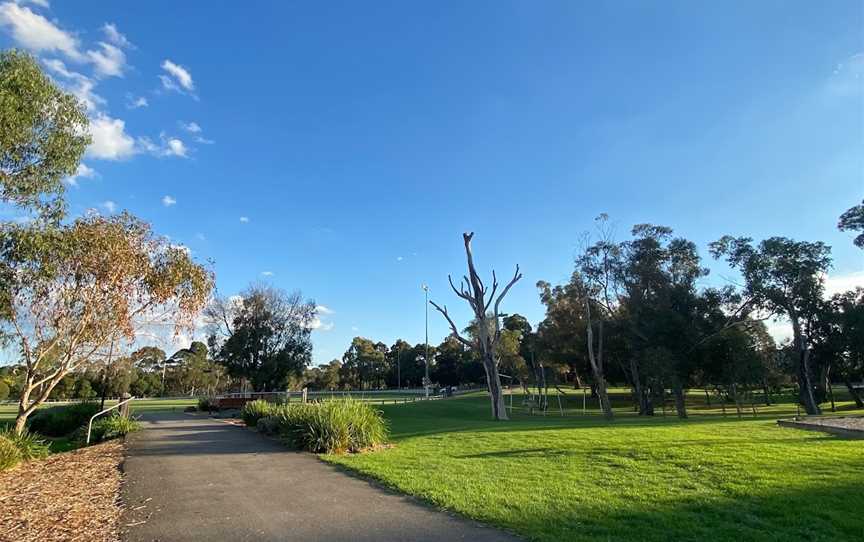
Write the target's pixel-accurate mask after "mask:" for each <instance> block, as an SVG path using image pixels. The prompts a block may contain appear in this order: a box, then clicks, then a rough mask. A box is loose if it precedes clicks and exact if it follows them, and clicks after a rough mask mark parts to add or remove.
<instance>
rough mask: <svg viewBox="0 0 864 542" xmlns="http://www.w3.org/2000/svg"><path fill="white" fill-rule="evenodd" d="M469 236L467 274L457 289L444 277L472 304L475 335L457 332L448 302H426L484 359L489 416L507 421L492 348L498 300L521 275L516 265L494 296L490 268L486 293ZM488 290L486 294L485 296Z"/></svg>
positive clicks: (496, 335)
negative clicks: (489, 289) (469, 338)
mask: <svg viewBox="0 0 864 542" xmlns="http://www.w3.org/2000/svg"><path fill="white" fill-rule="evenodd" d="M472 237H474V233H473V232H471V233H463V234H462V239H463V240H464V242H465V257H466V258H467V260H468V275H467V276H463V277H462V281H460V283H459V288H456V285H455V284H453V278H452V277H451V276H450V275H448V276H447V279H448V280H449V281H450V287H451V288H453V291H454V292H456V295H458V296H459V297H461V298H462V299H464V300H465V301H467V302H468V304H469V305H470V306H471V310H472V311H473V312H474V318H475V320H476V322H477V333H476V337H474V338H473V340H470V341H469V340H467V339H465V338H464V337H462V336H461V335H460V334H459V329H458V328H457V327H456V324H454V323H453V319H452V318H450V314H449V313H448V312H447V305H444V306H443V307H441V306H439V305H438V304H437V303H435V302H434V301H430V302H429V303H430V304H431V305H432V306H433V307H435V308H436V309H437V310H438V312H440V313H441V314H443V315H444V318H446V319H447V323H449V324H450V329H451V330H452V332H453V336H454V337H456V339H458V340H459V342H461V343H462V344H464V345H466V346H468V347H469V348H472V349H474V351H475V352H477V353H478V354H480V357H481V359H482V360H483V369H484V370H485V371H486V384H487V386H488V389H489V398H490V400H491V401H492V417H493V418H495V419H496V420H506V419H507V410H506V408H505V406H504V392H503V389H502V387H501V378H500V376H499V375H498V356H497V355H496V353H495V347H496V345H497V344H498V341H499V339H500V338H501V320H500V313H499V307H500V305H501V300H502V299H504V296H505V295H507V292H508V291H509V290H510V288H511V287H512V286H513V285H514V284H516V282H517V281H518V280H519V279H521V278H522V274H521V273H520V272H519V266H518V265H517V266H516V272H515V273H514V274H513V278H512V279H510V282H508V283H507V285H506V286H504V289H503V290H501V293H499V294H498V297H495V293H496V292H497V291H498V277H497V276H496V275H495V271H494V270H493V271H492V291H491V292H489V291H488V290H487V288H486V286H485V285H484V284H483V281H482V280H481V279H480V276H479V275H478V274H477V270H476V269H475V267H474V257H473V256H472V255H471V238H472ZM487 292H488V293H489V296H488V299H487V296H486V294H487ZM490 309H491V313H490Z"/></svg>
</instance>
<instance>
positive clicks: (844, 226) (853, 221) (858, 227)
mask: <svg viewBox="0 0 864 542" xmlns="http://www.w3.org/2000/svg"><path fill="white" fill-rule="evenodd" d="M837 228H838V229H839V230H840V231H851V232H856V231H857V232H861V233H859V234H858V236H857V237H855V240H854V241H853V243H855V246H857V247H858V248H864V201H862V202H861V203H860V204H858V205H855V206H853V207H851V208H849V209H847V210H846V212H844V213H843V214H842V215H840V221H839V222H838V223H837Z"/></svg>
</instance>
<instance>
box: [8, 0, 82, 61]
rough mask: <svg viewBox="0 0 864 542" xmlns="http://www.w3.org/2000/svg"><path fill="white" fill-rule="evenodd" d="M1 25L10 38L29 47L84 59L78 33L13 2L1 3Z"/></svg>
mask: <svg viewBox="0 0 864 542" xmlns="http://www.w3.org/2000/svg"><path fill="white" fill-rule="evenodd" d="M0 26H3V27H6V28H8V29H9V32H10V33H11V35H12V39H13V40H15V42H17V43H18V44H19V45H21V46H22V47H24V48H26V49H30V50H31V51H34V52H37V53H41V52H46V51H58V52H61V53H63V54H65V55H66V56H67V57H68V58H71V59H73V60H78V61H80V60H83V59H84V55H82V54H81V51H80V50H79V49H78V38H77V37H75V36H74V35H73V34H71V33H69V32H66V31H65V30H61V29H60V28H59V27H57V26H56V25H55V24H54V23H52V22H51V21H49V20H48V19H46V18H45V17H43V16H42V15H39V14H38V13H33V11H31V10H30V8H27V7H23V6H20V5H18V4H16V3H15V2H5V3H3V4H0Z"/></svg>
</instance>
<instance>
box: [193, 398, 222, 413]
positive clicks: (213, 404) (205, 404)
mask: <svg viewBox="0 0 864 542" xmlns="http://www.w3.org/2000/svg"><path fill="white" fill-rule="evenodd" d="M198 410H200V411H201V412H218V411H219V400H218V399H216V398H215V397H201V398H199V399H198Z"/></svg>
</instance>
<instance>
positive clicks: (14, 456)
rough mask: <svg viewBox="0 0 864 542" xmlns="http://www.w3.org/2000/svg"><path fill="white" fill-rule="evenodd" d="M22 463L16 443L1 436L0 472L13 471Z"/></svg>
mask: <svg viewBox="0 0 864 542" xmlns="http://www.w3.org/2000/svg"><path fill="white" fill-rule="evenodd" d="M19 461H21V451H20V450H19V449H18V446H15V443H14V442H12V441H11V440H9V439H8V438H6V437H4V436H2V435H0V471H2V470H6V469H11V468H12V467H14V466H15V465H17V464H18V462H19Z"/></svg>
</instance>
